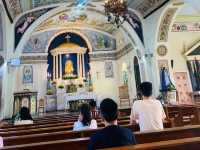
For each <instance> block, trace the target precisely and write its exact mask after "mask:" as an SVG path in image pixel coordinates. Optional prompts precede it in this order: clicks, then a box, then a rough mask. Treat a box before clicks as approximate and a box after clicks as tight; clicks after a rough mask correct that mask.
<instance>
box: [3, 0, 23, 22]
mask: <svg viewBox="0 0 200 150" xmlns="http://www.w3.org/2000/svg"><path fill="white" fill-rule="evenodd" d="M2 1H3V4H4V7H5V10H6V13H7V15H8V18H9V20H10V22H11V23H13V20H14V19H15V18H16V17H17V16H18V15H19V14H21V13H22V9H21V4H20V0H2Z"/></svg>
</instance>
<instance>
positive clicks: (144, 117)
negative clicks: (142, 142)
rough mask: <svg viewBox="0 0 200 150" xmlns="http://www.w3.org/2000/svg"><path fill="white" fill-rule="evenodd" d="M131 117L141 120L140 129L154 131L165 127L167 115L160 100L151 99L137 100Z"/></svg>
mask: <svg viewBox="0 0 200 150" xmlns="http://www.w3.org/2000/svg"><path fill="white" fill-rule="evenodd" d="M130 117H131V118H130V119H132V120H136V121H138V122H139V126H140V131H152V130H161V129H163V120H164V119H165V118H166V115H165V112H164V109H163V107H162V104H161V103H160V101H158V100H155V99H150V100H138V101H135V102H134V103H133V106H132V109H131V116H130Z"/></svg>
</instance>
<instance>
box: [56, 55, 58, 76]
mask: <svg viewBox="0 0 200 150" xmlns="http://www.w3.org/2000/svg"><path fill="white" fill-rule="evenodd" d="M56 79H58V55H56Z"/></svg>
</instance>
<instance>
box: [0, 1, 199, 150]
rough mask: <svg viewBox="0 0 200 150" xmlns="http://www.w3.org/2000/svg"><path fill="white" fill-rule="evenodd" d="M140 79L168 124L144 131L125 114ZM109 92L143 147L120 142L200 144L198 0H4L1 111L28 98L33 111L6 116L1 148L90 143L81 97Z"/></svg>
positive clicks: (0, 7) (11, 110)
mask: <svg viewBox="0 0 200 150" xmlns="http://www.w3.org/2000/svg"><path fill="white" fill-rule="evenodd" d="M144 81H149V82H151V83H152V85H153V97H155V98H157V99H159V100H160V102H161V103H162V105H163V107H164V110H165V113H166V115H167V118H168V120H167V121H166V122H164V128H168V129H164V131H159V132H157V131H156V132H149V133H146V134H145V135H143V134H142V133H141V132H139V131H138V126H131V125H130V124H129V115H130V109H131V107H132V105H133V103H134V101H137V100H138V99H139V98H140V95H139V86H140V84H141V83H142V82H144ZM105 98H110V99H113V100H114V101H115V102H116V103H117V104H118V107H119V114H121V115H122V116H121V117H120V118H119V121H118V122H119V124H120V125H123V126H126V127H128V128H130V129H131V130H132V131H137V132H136V133H135V136H136V139H137V138H138V139H139V142H138V145H141V147H139V146H138V147H137V146H136V147H134V146H133V147H127V148H124V149H130V150H131V149H132V150H134V149H137V148H138V149H141V150H142V148H143V149H147V148H151V149H160V150H162V149H163V150H164V149H165V150H166V149H168V150H171V149H180V150H186V149H187V150H189V149H191V150H195V149H198V147H199V146H200V135H198V133H199V129H200V1H199V0H105V1H104V0H1V1H0V118H1V120H8V122H9V121H10V120H11V118H12V117H13V116H15V115H17V114H18V113H19V111H20V109H21V108H22V107H27V108H29V109H30V113H31V115H32V116H33V118H34V121H35V122H34V124H33V125H26V126H25V125H23V126H21V127H15V126H13V125H10V124H8V125H5V127H2V129H1V125H0V136H2V137H3V139H4V137H5V140H4V141H5V142H4V146H5V149H15V150H17V149H20V150H21V149H27V150H28V149H31V147H32V148H34V149H48V150H51V149H53V148H54V149H55V148H59V149H61V150H62V149H63V148H64V147H65V146H68V148H69V149H74V150H75V149H77V150H78V149H87V144H88V135H90V134H91V133H92V131H87V132H80V133H79V132H77V133H73V132H72V131H71V130H72V121H74V120H75V119H77V112H78V110H79V107H80V105H81V104H83V103H89V102H90V101H91V100H94V101H95V102H96V104H97V108H98V107H99V105H100V103H101V101H102V100H103V99H105ZM70 119H71V120H70ZM198 125H199V126H198ZM99 126H100V127H103V125H102V124H101V123H100V125H99ZM36 130H37V131H36ZM61 132H62V134H61ZM68 132H69V133H68ZM161 132H163V134H162V133H161ZM47 133H49V135H47ZM29 134H30V135H29ZM45 134H46V135H45ZM50 134H51V135H52V136H50ZM56 134H57V135H58V137H59V138H58V137H57V136H56ZM164 134H166V136H164ZM37 136H38V137H37ZM55 137H56V138H55ZM70 137H71V138H70ZM76 138H77V139H78V138H83V139H80V140H75V139H76ZM45 139H46V140H45ZM177 139H178V140H177ZM55 140H57V142H56V141H55ZM148 140H149V141H148ZM170 140H172V142H166V141H170ZM181 140H182V141H181ZM160 141H165V142H163V143H162V142H160ZM40 142H42V144H39V143H40ZM156 142H157V143H156ZM176 142H177V143H178V142H179V144H177V143H176ZM146 143H148V144H146ZM149 143H151V144H149ZM154 143H155V145H154ZM158 143H161V144H160V145H159V144H158ZM180 143H181V144H180ZM162 144H163V145H162ZM27 145H29V146H27ZM41 145H42V146H41ZM180 145H181V146H182V147H181V146H180ZM145 146H146V147H145ZM159 146H160V147H159ZM186 147H187V148H186ZM188 147H190V148H188ZM119 149H120V148H119ZM113 150H114V149H113ZM116 150H117V148H116ZM122 150H123V148H122Z"/></svg>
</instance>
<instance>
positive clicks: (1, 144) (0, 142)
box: [0, 137, 3, 148]
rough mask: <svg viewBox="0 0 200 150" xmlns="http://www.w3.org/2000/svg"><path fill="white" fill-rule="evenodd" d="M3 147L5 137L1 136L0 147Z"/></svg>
mask: <svg viewBox="0 0 200 150" xmlns="http://www.w3.org/2000/svg"><path fill="white" fill-rule="evenodd" d="M2 147H3V138H2V137H0V148H2Z"/></svg>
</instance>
